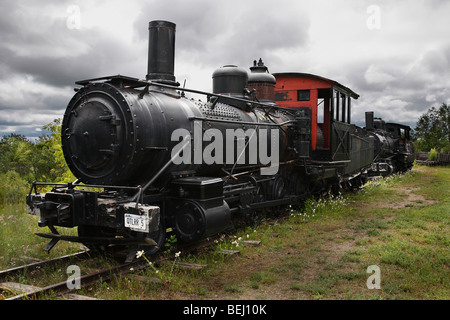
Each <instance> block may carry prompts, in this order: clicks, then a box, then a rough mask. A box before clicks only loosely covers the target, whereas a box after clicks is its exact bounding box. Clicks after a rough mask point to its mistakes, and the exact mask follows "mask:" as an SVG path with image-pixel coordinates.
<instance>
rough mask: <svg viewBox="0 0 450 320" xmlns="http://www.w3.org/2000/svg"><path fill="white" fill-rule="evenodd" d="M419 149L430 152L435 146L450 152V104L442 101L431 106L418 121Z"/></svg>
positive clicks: (437, 148)
mask: <svg viewBox="0 0 450 320" xmlns="http://www.w3.org/2000/svg"><path fill="white" fill-rule="evenodd" d="M414 130H415V134H414V136H415V138H416V149H417V151H425V152H428V151H430V150H431V149H432V148H435V149H436V150H438V151H439V152H450V106H449V105H447V104H445V103H442V105H441V106H440V107H439V108H435V107H431V108H430V109H428V111H427V112H426V113H425V114H423V115H422V116H421V117H420V118H419V121H417V123H416V128H415V129H414Z"/></svg>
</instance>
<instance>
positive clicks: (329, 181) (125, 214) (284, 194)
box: [27, 21, 413, 256]
mask: <svg viewBox="0 0 450 320" xmlns="http://www.w3.org/2000/svg"><path fill="white" fill-rule="evenodd" d="M174 50H175V25H174V24H173V23H170V22H166V21H152V22H150V24H149V57H148V74H147V76H146V80H139V79H136V78H131V77H126V76H121V75H117V76H110V77H103V78H96V79H89V80H83V81H78V82H76V84H78V85H80V86H81V88H79V89H76V94H75V95H74V96H73V98H72V100H71V101H70V102H69V105H68V107H67V109H66V112H65V114H64V119H63V122H62V131H61V141H62V149H63V152H64V156H65V159H66V161H67V164H68V166H69V168H70V169H71V170H72V172H73V173H74V175H75V176H76V177H77V178H78V179H77V180H76V181H74V182H73V183H69V184H50V185H53V189H52V191H51V192H47V193H39V192H37V188H38V187H39V186H41V185H49V184H48V183H34V184H33V186H32V188H31V190H30V194H29V195H28V196H27V209H28V212H29V213H30V214H35V215H40V221H39V226H40V227H49V228H50V230H51V233H38V235H39V236H42V237H47V238H50V239H51V241H50V242H49V243H48V245H47V246H46V247H45V250H47V251H49V250H50V249H51V248H52V247H53V246H54V245H55V244H56V243H57V242H58V241H59V240H67V241H78V242H82V243H84V244H86V245H87V246H88V247H90V248H96V247H98V246H104V245H110V244H116V245H127V246H130V248H131V249H132V250H131V251H130V252H131V253H130V256H132V255H133V252H135V250H138V249H139V250H141V249H144V250H146V251H147V252H155V251H156V250H158V248H160V247H161V246H162V245H163V243H164V241H165V237H166V230H168V229H169V228H170V229H171V230H172V231H173V232H174V233H175V234H176V236H177V239H178V240H179V241H183V242H191V241H196V240H198V239H201V238H204V237H208V236H210V235H214V234H217V233H219V232H222V231H224V230H226V229H228V228H230V226H232V225H233V223H234V222H236V221H239V220H244V221H247V222H250V223H252V222H254V221H255V219H256V215H257V213H258V212H261V211H265V210H270V208H279V207H280V206H284V205H287V204H291V205H299V204H301V203H302V201H303V200H305V199H306V198H308V197H310V196H311V195H313V194H317V193H319V192H322V191H328V190H330V189H331V190H333V191H338V190H340V189H342V188H348V187H355V186H359V185H361V184H363V183H364V182H365V181H366V180H367V179H368V177H369V176H371V175H384V174H389V173H392V172H395V171H403V170H406V169H408V168H410V167H411V164H412V160H413V159H412V158H411V157H412V155H413V153H412V152H411V144H410V142H409V140H408V139H409V128H408V127H405V126H402V125H395V124H385V123H384V122H383V121H381V120H379V119H375V120H374V119H373V115H372V114H368V118H367V122H368V124H367V125H366V128H365V129H364V128H360V127H357V126H355V125H353V124H351V123H350V102H349V103H348V104H347V105H346V108H345V109H342V108H341V110H342V112H344V110H345V111H346V112H347V113H346V114H347V119H346V121H343V118H333V117H329V116H327V115H326V116H324V117H323V119H322V122H323V123H320V124H319V125H317V122H318V120H317V112H315V111H314V109H313V108H310V107H305V106H302V105H301V104H298V105H292V106H289V107H283V106H282V104H283V101H286V99H285V98H286V95H284V98H281V99H276V97H280V96H283V90H281V91H280V88H278V89H277V88H275V85H276V83H277V81H278V78H277V79H276V78H275V77H274V76H273V75H271V74H270V73H268V70H267V68H266V67H265V66H264V64H263V63H262V61H260V62H259V63H256V61H255V64H254V66H253V67H252V68H251V72H250V74H249V73H248V72H247V71H246V70H244V69H241V68H238V67H236V66H231V65H228V66H224V67H223V68H220V69H218V70H216V71H215V72H214V74H213V92H202V91H198V90H191V89H186V88H181V87H180V85H179V83H177V82H176V80H175V77H174V52H175V51H174ZM335 89H336V90H340V94H345V93H346V92H350V93H351V95H353V96H355V95H354V94H353V93H352V92H351V90H347V91H345V90H346V89H348V88H345V87H343V86H340V85H339V86H335ZM330 90H331V91H327V90H325V89H320V90H319V97H322V98H321V99H324V100H326V101H325V103H324V105H326V106H327V114H328V113H330V114H332V113H333V112H334V110H339V103H338V102H336V103H333V92H332V90H334V89H330ZM300 91H302V94H303V96H301V98H304V95H305V92H304V90H300ZM186 93H194V94H201V95H204V96H205V97H206V101H199V100H193V99H189V98H187V97H186ZM299 97H300V95H299ZM310 100H312V99H310ZM348 101H350V98H348ZM371 115H372V117H371ZM371 119H372V120H371ZM401 130H403V132H402V133H401V132H400V131H401ZM33 190H34V193H33ZM56 226H61V227H78V236H77V237H74V236H67V235H61V234H59V233H58V231H57V230H56V228H55V227H56Z"/></svg>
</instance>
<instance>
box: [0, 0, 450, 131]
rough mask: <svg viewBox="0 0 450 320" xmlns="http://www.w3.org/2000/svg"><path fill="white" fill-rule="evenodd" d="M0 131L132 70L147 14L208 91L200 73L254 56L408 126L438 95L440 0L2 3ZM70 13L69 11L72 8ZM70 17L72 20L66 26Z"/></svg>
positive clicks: (31, 121) (447, 57) (142, 55)
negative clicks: (339, 89) (79, 88)
mask: <svg viewBox="0 0 450 320" xmlns="http://www.w3.org/2000/svg"><path fill="white" fill-rule="evenodd" d="M0 6H1V9H2V11H1V12H2V19H0V135H3V134H8V133H11V132H15V133H19V134H24V135H26V136H28V137H31V138H32V137H37V136H39V135H40V133H41V131H40V130H41V128H42V126H43V125H45V124H47V123H49V122H51V121H52V120H53V119H55V118H61V117H62V116H63V113H64V109H65V107H66V105H67V103H68V102H69V100H70V98H71V96H72V95H73V94H74V92H73V88H74V86H75V84H74V83H75V81H77V80H81V79H88V78H95V77H101V76H108V75H114V74H123V75H128V76H133V77H137V78H144V77H145V74H146V68H147V46H148V43H147V41H148V22H149V21H151V20H159V19H161V20H169V21H172V22H174V23H176V25H177V33H176V62H175V75H176V77H177V80H178V81H180V82H183V81H185V80H186V86H188V87H193V88H195V89H200V90H211V74H212V72H213V71H214V70H215V69H217V68H219V67H221V66H223V65H226V64H236V65H239V66H241V67H244V68H248V67H250V66H251V64H252V61H253V60H255V59H259V58H262V59H263V60H264V62H265V63H266V65H267V66H268V67H269V70H270V71H271V72H287V71H292V72H307V73H313V74H317V75H320V76H324V77H327V78H331V79H333V80H336V81H338V82H340V83H342V84H344V85H346V86H348V87H350V88H352V89H353V90H354V91H355V92H357V93H358V94H360V98H359V99H358V100H357V101H356V102H355V103H354V104H353V106H354V108H353V112H352V119H353V120H354V121H356V123H358V124H362V120H363V118H364V112H365V111H369V110H370V111H374V112H375V115H376V116H380V117H383V118H385V119H386V120H387V121H393V122H402V123H406V124H409V125H411V126H413V127H414V126H415V122H416V121H417V119H418V117H419V116H420V115H421V114H422V113H424V112H425V111H426V110H427V109H428V108H429V107H431V106H435V105H439V104H441V103H442V102H446V103H450V98H449V97H450V96H449V94H450V92H449V91H450V39H449V38H448V36H447V33H448V26H447V25H448V23H447V12H450V3H449V2H448V1H439V0H433V1H414V2H411V1H406V0H401V1H395V2H393V1H387V0H378V1H368V0H363V1H353V0H319V1H292V0H291V1H288V0H279V1H276V2H274V1H267V0H259V1H254V0H246V1H237V0H227V1H206V0H167V1H156V0H152V1H146V2H140V1H137V0H129V1H127V2H123V1H118V0H115V1H96V2H92V1H84V0H78V1H75V0H73V1H56V0H45V1H39V2H37V1H31V0H22V1H10V0H3V1H2V2H1V4H0ZM74 8H75V9H76V10H73V9H74ZM74 22H75V24H73V23H74Z"/></svg>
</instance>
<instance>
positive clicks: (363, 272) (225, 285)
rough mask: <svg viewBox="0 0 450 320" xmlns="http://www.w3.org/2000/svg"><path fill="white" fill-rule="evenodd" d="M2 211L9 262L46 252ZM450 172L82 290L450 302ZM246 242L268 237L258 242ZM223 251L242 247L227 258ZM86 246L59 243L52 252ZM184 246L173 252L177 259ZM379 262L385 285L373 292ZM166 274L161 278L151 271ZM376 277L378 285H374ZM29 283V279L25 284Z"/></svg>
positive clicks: (396, 179) (408, 177)
mask: <svg viewBox="0 0 450 320" xmlns="http://www.w3.org/2000/svg"><path fill="white" fill-rule="evenodd" d="M14 210H17V211H14V212H13V211H12V209H11V208H10V209H9V211H8V210H2V211H1V212H0V239H1V243H2V246H1V248H0V250H1V251H0V266H1V268H2V269H4V268H5V267H6V266H8V267H10V266H12V265H14V264H20V260H21V259H25V258H24V257H29V256H31V257H37V258H43V257H45V256H46V254H45V253H42V250H41V249H42V247H43V246H44V244H45V240H44V241H43V240H40V239H36V238H37V237H36V236H34V235H33V232H35V231H36V230H35V229H37V227H36V226H35V224H36V220H35V217H28V216H26V215H25V214H23V213H22V212H23V210H22V209H14ZM449 212H450V168H449V167H446V168H443V167H422V166H416V167H414V169H413V170H412V171H411V172H409V173H407V174H405V175H401V176H393V177H390V178H387V179H383V180H375V181H373V182H371V183H369V184H367V185H366V186H365V187H364V189H363V190H361V191H359V192H358V193H355V194H349V195H346V196H339V197H328V196H326V197H324V198H321V199H319V200H310V201H308V202H307V203H306V204H305V208H304V209H303V210H302V211H295V210H290V212H289V213H288V215H286V216H285V217H283V218H279V219H272V220H268V221H265V222H264V223H263V224H262V225H260V226H257V227H254V228H247V229H245V230H240V231H239V232H238V233H237V234H235V235H234V236H231V237H230V238H225V239H223V240H220V241H218V243H217V244H216V245H214V246H213V247H212V248H208V249H206V250H204V251H201V252H197V253H195V254H194V255H189V256H180V257H177V260H178V261H184V262H190V263H199V264H207V265H208V267H207V268H205V269H202V270H200V271H199V270H194V271H192V270H191V271H187V270H181V269H179V268H178V267H177V266H175V265H174V264H173V263H172V262H169V263H167V264H165V265H160V266H156V267H154V266H153V267H152V268H148V269H146V270H145V271H142V272H140V273H138V276H137V277H136V276H127V277H121V278H116V279H114V280H113V281H112V282H108V283H105V282H99V283H98V284H97V285H96V286H94V287H91V288H88V289H82V290H80V292H79V293H80V294H85V295H90V296H94V297H97V298H101V299H139V300H142V299H238V300H242V299H270V300H293V299H295V300H297V299H302V300H311V299H327V300H337V299H345V300H347V299H348V300H355V299H363V300H369V299H402V300H407V299H426V300H447V299H449V298H450V272H449V262H450V261H449V260H450V255H449V240H450V230H449V223H450V216H449ZM244 240H259V241H261V244H260V245H259V246H252V245H246V244H245V243H244ZM221 249H233V250H239V251H240V254H239V255H237V256H235V257H228V256H227V255H224V254H223V253H222V252H221ZM78 250H79V245H74V244H69V245H61V244H58V245H57V246H56V247H55V249H54V251H53V252H52V253H51V255H60V254H66V253H70V252H74V251H78ZM175 251H176V250H174V249H173V250H169V251H167V253H166V254H167V255H174V254H175ZM369 266H376V267H377V268H378V269H377V270H378V273H376V274H375V275H379V280H380V282H379V284H380V287H379V289H369V288H368V282H370V283H369V284H371V283H375V282H372V281H371V279H369V277H372V273H368V272H367V271H368V267H369ZM142 276H145V277H153V278H159V279H161V280H163V281H161V282H159V283H155V282H151V281H143V279H144V278H143V277H142ZM368 279H369V281H368ZM24 281H26V279H25V280H24Z"/></svg>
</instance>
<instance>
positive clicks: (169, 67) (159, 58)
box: [146, 20, 176, 84]
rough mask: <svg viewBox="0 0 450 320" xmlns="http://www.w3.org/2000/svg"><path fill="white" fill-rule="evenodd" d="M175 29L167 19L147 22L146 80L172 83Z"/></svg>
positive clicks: (173, 78)
mask: <svg viewBox="0 0 450 320" xmlns="http://www.w3.org/2000/svg"><path fill="white" fill-rule="evenodd" d="M175 29H176V25H175V23H172V22H169V21H161V20H156V21H150V22H149V25H148V30H149V38H148V69H147V70H148V72H147V76H146V79H147V80H153V81H158V82H165V83H169V84H174V82H175V75H174V66H175Z"/></svg>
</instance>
